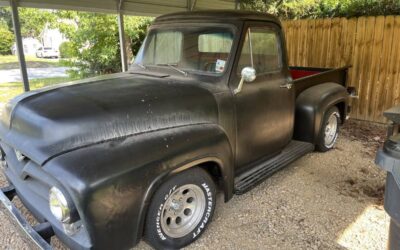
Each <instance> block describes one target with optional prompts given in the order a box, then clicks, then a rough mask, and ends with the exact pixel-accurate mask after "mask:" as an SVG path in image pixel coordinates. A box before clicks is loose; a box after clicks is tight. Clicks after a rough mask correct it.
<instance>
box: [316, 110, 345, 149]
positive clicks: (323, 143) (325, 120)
mask: <svg viewBox="0 0 400 250" xmlns="http://www.w3.org/2000/svg"><path fill="white" fill-rule="evenodd" d="M331 116H333V117H335V118H336V122H337V126H336V130H335V135H334V138H333V141H332V142H331V143H328V144H327V143H326V141H325V137H326V132H325V131H326V129H327V126H328V124H329V119H330V117H331ZM340 124H341V119H340V113H339V110H338V108H337V107H336V106H333V107H331V108H329V109H328V111H327V112H325V115H324V118H323V121H322V126H321V129H320V132H319V135H318V140H317V145H315V146H316V149H317V150H318V151H320V152H326V151H328V150H330V149H332V148H333V147H334V146H335V143H336V139H337V137H338V135H339V126H340Z"/></svg>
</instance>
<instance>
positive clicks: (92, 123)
mask: <svg viewBox="0 0 400 250" xmlns="http://www.w3.org/2000/svg"><path fill="white" fill-rule="evenodd" d="M188 82H189V81H188V80H185V83H183V82H180V81H179V80H173V79H171V78H169V77H167V78H162V77H149V76H138V75H132V74H126V73H125V74H115V75H111V76H108V77H100V78H92V79H90V80H86V81H81V82H76V83H73V84H64V85H61V86H57V87H53V88H48V89H43V90H39V91H32V92H28V93H26V94H23V95H21V96H18V97H16V98H15V99H14V100H12V101H11V102H10V103H9V104H7V105H6V108H5V109H4V111H3V114H2V117H1V122H0V139H1V140H3V141H4V142H5V143H7V144H10V145H11V146H13V147H14V148H16V149H18V150H19V151H21V152H22V153H23V154H25V155H26V156H28V157H29V158H30V159H32V160H33V161H35V162H37V163H38V164H44V163H45V162H46V161H47V160H48V159H49V158H51V157H54V156H56V155H60V154H62V153H64V152H68V151H71V150H74V149H77V148H80V147H85V146H89V145H93V144H96V143H101V142H104V141H107V140H113V139H123V138H124V137H127V136H133V135H135V134H138V133H145V132H150V131H154V130H160V129H166V128H172V127H177V126H185V125H192V124H201V123H217V121H218V107H217V104H216V101H215V98H214V96H213V94H212V91H210V90H208V89H207V88H205V87H201V85H202V84H193V83H188Z"/></svg>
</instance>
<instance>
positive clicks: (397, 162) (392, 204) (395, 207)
mask: <svg viewBox="0 0 400 250" xmlns="http://www.w3.org/2000/svg"><path fill="white" fill-rule="evenodd" d="M384 116H385V117H386V118H388V119H389V120H390V124H389V128H388V138H387V139H386V141H385V143H384V145H383V148H382V149H380V150H378V153H377V155H376V159H375V161H376V164H377V165H378V166H380V167H381V168H382V169H384V170H385V171H387V177H386V188H385V205H384V206H385V210H386V212H387V213H388V214H389V216H390V228H389V242H388V249H389V250H400V133H399V128H400V106H397V107H393V108H391V109H389V110H387V111H385V112H384Z"/></svg>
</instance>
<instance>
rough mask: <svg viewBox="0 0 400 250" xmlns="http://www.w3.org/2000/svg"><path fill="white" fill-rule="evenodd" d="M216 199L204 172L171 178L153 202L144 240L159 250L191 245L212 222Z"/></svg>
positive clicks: (191, 170) (196, 171)
mask: <svg viewBox="0 0 400 250" xmlns="http://www.w3.org/2000/svg"><path fill="white" fill-rule="evenodd" d="M215 197H216V188H215V184H214V182H213V180H212V178H211V177H210V175H209V174H208V173H207V172H206V171H204V170H203V169H200V168H194V169H190V170H187V171H184V172H182V173H179V174H177V175H175V176H173V177H171V178H170V179H169V180H167V181H166V182H165V183H163V184H162V185H161V186H160V188H159V189H158V190H157V191H156V193H155V194H154V196H153V198H152V201H151V203H150V206H149V211H148V215H147V218H146V225H145V233H144V237H145V240H146V241H147V242H148V243H149V244H150V245H152V246H153V247H154V248H156V249H179V248H182V247H184V246H186V245H188V244H190V243H192V242H193V241H195V240H196V239H197V238H199V236H200V235H201V234H202V233H203V232H204V229H205V228H206V226H207V224H208V223H209V222H210V220H211V217H212V215H213V213H214V209H215Z"/></svg>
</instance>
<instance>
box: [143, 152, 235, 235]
mask: <svg viewBox="0 0 400 250" xmlns="http://www.w3.org/2000/svg"><path fill="white" fill-rule="evenodd" d="M197 167H199V168H201V169H204V170H205V171H206V172H207V173H208V174H210V176H211V178H212V179H213V181H214V183H215V184H216V187H217V188H218V189H220V190H222V191H223V192H224V198H225V202H227V201H229V200H230V199H231V198H232V196H233V186H232V187H231V185H230V184H233V176H232V177H231V176H230V174H229V173H227V172H228V171H229V169H228V168H230V166H225V165H224V163H223V161H222V160H221V159H220V158H218V157H216V156H204V157H200V158H197V159H193V160H191V161H188V162H185V163H182V164H181V165H179V166H178V167H177V168H175V169H172V170H170V171H169V172H168V173H166V174H164V175H162V176H159V178H158V179H157V180H156V181H154V182H153V184H152V185H151V186H150V187H149V188H148V189H147V191H146V195H145V202H144V203H143V205H144V207H143V208H142V211H144V213H143V214H142V216H140V218H139V220H140V226H139V230H138V233H139V237H138V239H140V238H141V236H143V233H144V227H145V222H146V218H147V213H148V211H147V209H148V207H149V205H150V202H151V200H152V198H153V196H154V194H155V192H156V191H157V189H158V188H159V187H160V186H161V185H162V184H163V183H164V182H165V181H166V180H167V179H169V178H170V177H172V176H175V175H177V174H179V173H181V172H184V171H186V170H189V169H193V168H197ZM230 178H232V180H230Z"/></svg>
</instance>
